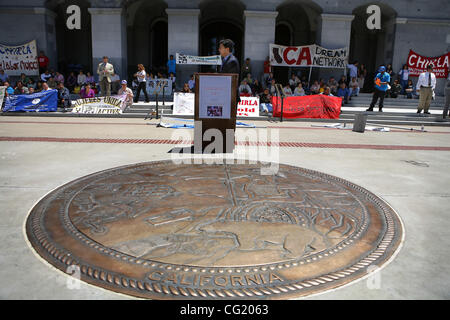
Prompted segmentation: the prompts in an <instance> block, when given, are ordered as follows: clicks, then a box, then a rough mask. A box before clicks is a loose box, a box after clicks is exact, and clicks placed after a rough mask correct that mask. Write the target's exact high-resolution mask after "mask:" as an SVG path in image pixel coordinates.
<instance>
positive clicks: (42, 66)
mask: <svg viewBox="0 0 450 320" xmlns="http://www.w3.org/2000/svg"><path fill="white" fill-rule="evenodd" d="M37 60H38V64H39V74H43V73H44V72H45V70H47V69H48V66H49V64H50V60H49V59H48V57H47V56H46V55H45V53H44V51H40V52H39V57H38V58H37Z"/></svg>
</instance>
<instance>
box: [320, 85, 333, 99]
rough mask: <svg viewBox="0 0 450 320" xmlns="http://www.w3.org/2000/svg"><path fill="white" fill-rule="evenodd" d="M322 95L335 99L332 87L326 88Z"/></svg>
mask: <svg viewBox="0 0 450 320" xmlns="http://www.w3.org/2000/svg"><path fill="white" fill-rule="evenodd" d="M321 95H324V96H330V97H333V94H332V93H331V89H330V87H325V90H324V91H323V92H322V93H321Z"/></svg>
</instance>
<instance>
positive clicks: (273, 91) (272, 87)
mask: <svg viewBox="0 0 450 320" xmlns="http://www.w3.org/2000/svg"><path fill="white" fill-rule="evenodd" d="M275 85H276V81H275V79H272V81H271V82H270V86H269V92H270V94H271V95H272V96H276V95H277V88H276V87H275Z"/></svg>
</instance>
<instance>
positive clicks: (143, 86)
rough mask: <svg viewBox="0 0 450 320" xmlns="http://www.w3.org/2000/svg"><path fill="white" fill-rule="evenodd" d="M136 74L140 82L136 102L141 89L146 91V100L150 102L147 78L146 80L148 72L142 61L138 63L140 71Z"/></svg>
mask: <svg viewBox="0 0 450 320" xmlns="http://www.w3.org/2000/svg"><path fill="white" fill-rule="evenodd" d="M134 76H135V77H136V78H137V81H138V83H139V85H138V88H137V91H136V97H135V98H134V102H135V103H137V102H138V101H139V96H140V94H141V90H142V91H144V96H145V102H147V103H148V102H150V99H149V98H148V94H147V80H146V78H147V73H146V72H145V68H144V66H143V65H142V64H141V63H140V64H138V72H136V73H135V74H134Z"/></svg>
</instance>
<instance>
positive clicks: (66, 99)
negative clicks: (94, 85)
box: [56, 82, 72, 111]
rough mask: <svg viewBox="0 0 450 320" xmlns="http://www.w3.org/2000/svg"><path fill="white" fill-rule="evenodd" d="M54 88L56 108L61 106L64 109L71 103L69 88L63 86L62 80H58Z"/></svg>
mask: <svg viewBox="0 0 450 320" xmlns="http://www.w3.org/2000/svg"><path fill="white" fill-rule="evenodd" d="M56 88H57V89H58V108H63V109H64V111H65V109H66V108H69V107H70V106H71V105H72V104H71V102H70V92H69V89H67V88H66V87H64V83H63V82H58V83H57V85H56Z"/></svg>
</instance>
